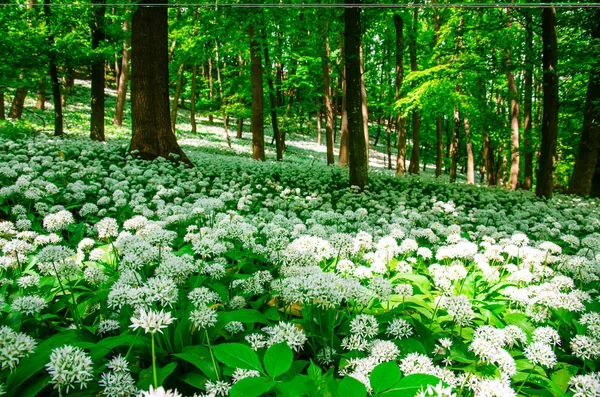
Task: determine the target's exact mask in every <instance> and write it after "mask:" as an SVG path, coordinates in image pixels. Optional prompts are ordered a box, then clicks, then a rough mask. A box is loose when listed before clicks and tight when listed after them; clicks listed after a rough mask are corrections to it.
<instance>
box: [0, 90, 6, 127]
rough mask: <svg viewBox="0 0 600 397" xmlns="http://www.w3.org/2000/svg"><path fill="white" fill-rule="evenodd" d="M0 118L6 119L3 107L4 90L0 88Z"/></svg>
mask: <svg viewBox="0 0 600 397" xmlns="http://www.w3.org/2000/svg"><path fill="white" fill-rule="evenodd" d="M0 120H6V109H5V108H4V91H2V89H1V88H0Z"/></svg>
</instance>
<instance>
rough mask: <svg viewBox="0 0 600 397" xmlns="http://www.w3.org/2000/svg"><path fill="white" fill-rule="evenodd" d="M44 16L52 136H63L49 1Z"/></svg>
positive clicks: (45, 4) (45, 0)
mask: <svg viewBox="0 0 600 397" xmlns="http://www.w3.org/2000/svg"><path fill="white" fill-rule="evenodd" d="M44 15H45V17H46V24H47V25H48V29H49V32H48V45H49V46H50V51H49V52H48V63H49V67H50V81H51V82H52V98H53V101H54V136H62V135H63V132H64V131H63V112H62V102H61V97H60V82H59V81H58V69H57V68H56V54H55V53H54V48H53V47H54V33H53V32H52V25H51V23H50V19H51V11H50V0H44Z"/></svg>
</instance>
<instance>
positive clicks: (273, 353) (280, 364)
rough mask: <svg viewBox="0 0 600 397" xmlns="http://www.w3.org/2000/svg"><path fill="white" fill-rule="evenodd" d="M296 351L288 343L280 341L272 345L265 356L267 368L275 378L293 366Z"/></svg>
mask: <svg viewBox="0 0 600 397" xmlns="http://www.w3.org/2000/svg"><path fill="white" fill-rule="evenodd" d="M293 360H294V353H293V352H292V349H290V347H289V346H288V345H287V343H285V342H284V343H278V344H276V345H273V346H271V347H270V348H269V349H268V350H267V352H266V353H265V356H264V358H263V363H264V365H265V370H266V371H267V373H268V374H269V376H270V377H271V378H273V379H275V378H277V377H278V376H279V375H281V374H284V373H285V372H286V371H287V370H288V369H290V367H291V366H292V361H293Z"/></svg>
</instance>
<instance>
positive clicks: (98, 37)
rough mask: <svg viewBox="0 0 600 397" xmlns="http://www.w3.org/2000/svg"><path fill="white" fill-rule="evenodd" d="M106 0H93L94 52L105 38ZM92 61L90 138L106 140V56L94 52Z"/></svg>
mask: <svg viewBox="0 0 600 397" xmlns="http://www.w3.org/2000/svg"><path fill="white" fill-rule="evenodd" d="M105 3H106V0H92V4H96V5H97V6H96V7H94V9H93V12H94V19H93V22H92V52H94V51H95V50H97V49H98V47H99V46H100V43H101V42H102V40H104V38H105V34H104V31H103V25H104V14H105V12H106V7H105V6H104V4H105ZM93 56H94V61H93V62H92V116H91V125H90V139H91V140H93V141H101V142H104V141H105V140H106V138H105V136H104V84H105V74H104V58H103V57H101V56H100V55H99V54H93Z"/></svg>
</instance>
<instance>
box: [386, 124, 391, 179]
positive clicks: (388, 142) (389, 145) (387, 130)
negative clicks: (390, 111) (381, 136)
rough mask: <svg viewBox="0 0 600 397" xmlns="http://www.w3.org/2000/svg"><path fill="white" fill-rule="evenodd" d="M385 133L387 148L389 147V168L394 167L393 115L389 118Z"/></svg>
mask: <svg viewBox="0 0 600 397" xmlns="http://www.w3.org/2000/svg"><path fill="white" fill-rule="evenodd" d="M385 135H386V142H385V143H386V145H385V146H386V149H387V159H388V170H391V169H392V116H390V117H389V118H388V120H387V124H386V126H385Z"/></svg>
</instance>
